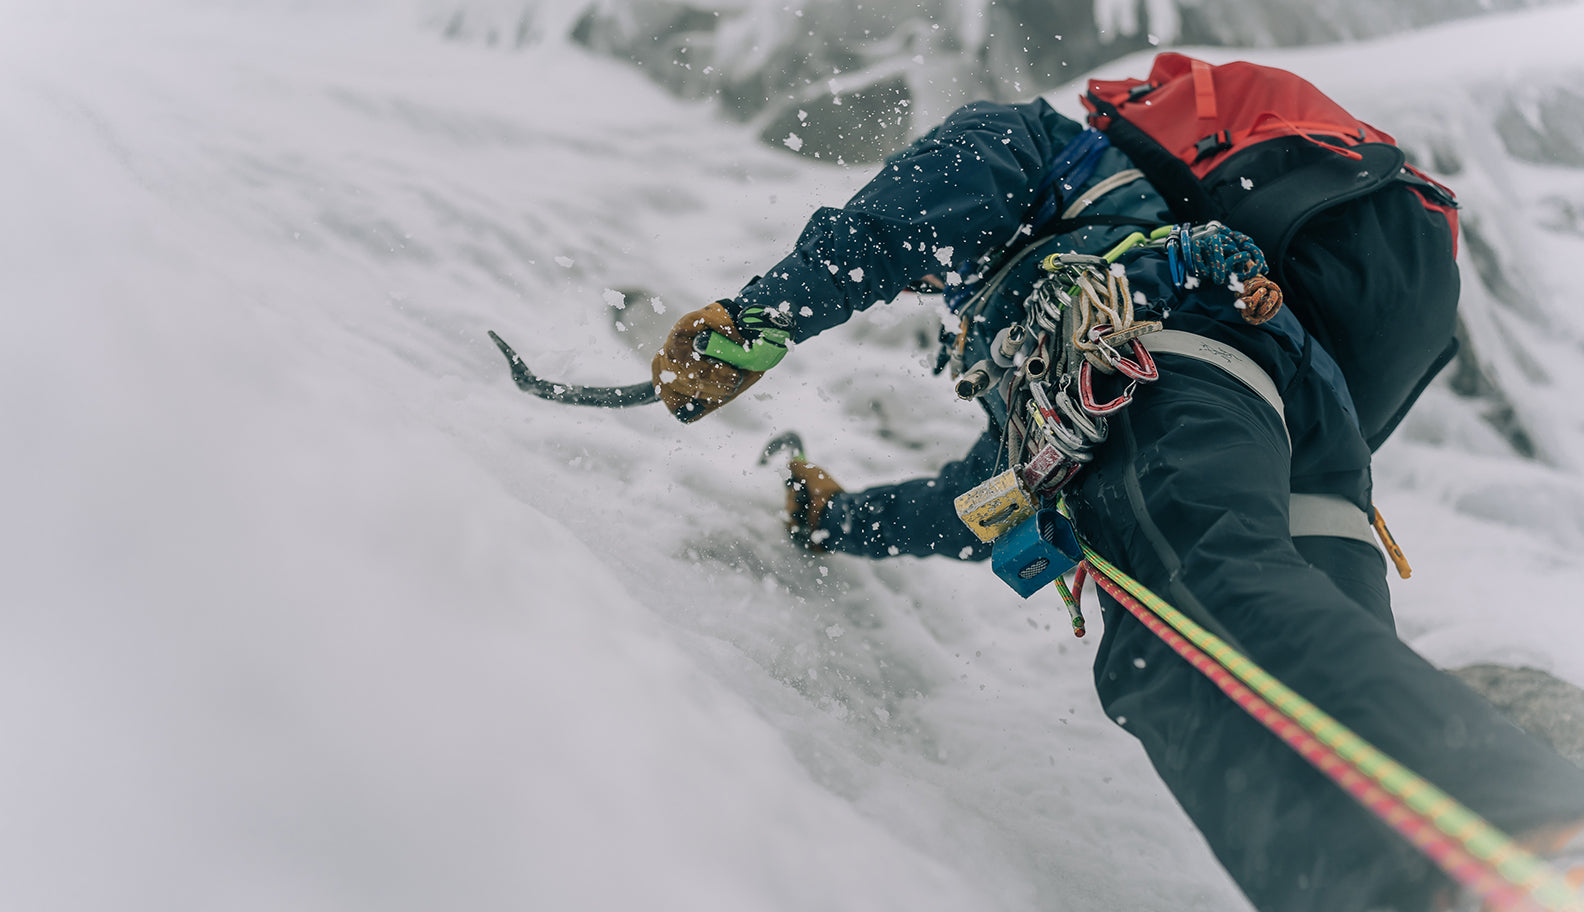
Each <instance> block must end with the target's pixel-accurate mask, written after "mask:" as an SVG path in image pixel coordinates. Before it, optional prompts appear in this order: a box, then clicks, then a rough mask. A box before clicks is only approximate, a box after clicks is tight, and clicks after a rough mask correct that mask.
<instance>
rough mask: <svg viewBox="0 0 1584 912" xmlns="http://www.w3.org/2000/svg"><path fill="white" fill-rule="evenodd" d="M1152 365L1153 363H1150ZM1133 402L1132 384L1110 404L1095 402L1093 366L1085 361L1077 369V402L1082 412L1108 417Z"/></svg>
mask: <svg viewBox="0 0 1584 912" xmlns="http://www.w3.org/2000/svg"><path fill="white" fill-rule="evenodd" d="M1150 363H1151V364H1152V365H1153V364H1154V362H1153V361H1152V362H1150ZM1132 401H1133V384H1131V383H1129V384H1128V385H1127V388H1126V389H1124V390H1122V392H1121V394H1119V395H1118V396H1117V397H1116V398H1115V399H1112V400H1111V401H1110V402H1105V403H1101V402H1096V401H1095V395H1094V365H1092V364H1090V363H1089V362H1088V361H1085V362H1084V363H1083V365H1082V366H1081V367H1079V368H1078V402H1079V404H1080V405H1082V406H1083V410H1084V411H1086V412H1088V413H1089V414H1091V415H1109V414H1111V413H1112V412H1115V411H1118V410H1120V409H1121V408H1122V407H1123V406H1125V405H1127V404H1128V403H1129V402H1132Z"/></svg>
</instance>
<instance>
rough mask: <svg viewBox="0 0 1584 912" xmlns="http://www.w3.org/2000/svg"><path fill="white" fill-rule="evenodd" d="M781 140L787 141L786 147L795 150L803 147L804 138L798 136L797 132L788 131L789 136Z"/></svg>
mask: <svg viewBox="0 0 1584 912" xmlns="http://www.w3.org/2000/svg"><path fill="white" fill-rule="evenodd" d="M781 141H782V142H783V143H785V144H786V147H787V148H788V149H791V150H792V151H793V152H796V151H797V150H799V149H801V148H803V138H802V137H801V136H798V135H797V134H796V133H788V134H787V138H786V139H783V140H781Z"/></svg>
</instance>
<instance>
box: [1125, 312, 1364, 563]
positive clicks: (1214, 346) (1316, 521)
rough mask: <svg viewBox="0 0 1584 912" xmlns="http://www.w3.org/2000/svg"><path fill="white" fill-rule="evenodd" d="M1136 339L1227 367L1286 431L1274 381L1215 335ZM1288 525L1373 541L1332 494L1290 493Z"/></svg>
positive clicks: (1360, 517)
mask: <svg viewBox="0 0 1584 912" xmlns="http://www.w3.org/2000/svg"><path fill="white" fill-rule="evenodd" d="M1139 341H1140V342H1142V343H1144V347H1145V348H1147V349H1149V350H1150V353H1151V354H1168V355H1182V356H1183V357H1185V358H1193V359H1194V360H1196V361H1203V362H1204V363H1206V364H1213V365H1215V366H1216V367H1219V368H1220V369H1222V370H1223V371H1226V372H1227V373H1228V374H1230V375H1232V376H1233V377H1234V378H1236V379H1237V380H1238V381H1239V382H1241V383H1242V384H1243V385H1244V386H1246V387H1248V388H1249V389H1250V390H1252V391H1253V392H1254V394H1255V395H1257V396H1259V397H1260V398H1261V399H1263V400H1265V402H1266V404H1268V405H1269V406H1270V407H1271V408H1273V409H1275V410H1276V415H1277V416H1278V417H1279V418H1281V419H1282V430H1283V431H1284V432H1287V410H1286V408H1285V407H1284V406H1283V405H1282V398H1281V393H1280V392H1278V391H1277V389H1276V382H1275V381H1274V380H1272V379H1271V378H1270V375H1269V374H1267V373H1265V371H1264V370H1263V369H1262V368H1261V367H1260V366H1259V365H1258V364H1255V363H1254V359H1252V358H1250V357H1249V356H1248V355H1245V354H1243V353H1242V352H1240V351H1238V350H1237V349H1235V348H1233V347H1232V346H1230V345H1226V344H1224V343H1221V342H1217V341H1216V340H1214V339H1211V338H1208V337H1205V336H1201V335H1198V334H1196V333H1188V332H1183V331H1181V330H1176V329H1162V330H1159V331H1157V332H1152V333H1148V334H1146V335H1144V336H1141V337H1140V338H1139ZM1287 433H1288V436H1287V446H1288V448H1289V449H1290V448H1291V447H1292V435H1291V433H1290V432H1287ZM1287 527H1288V529H1289V531H1290V532H1291V534H1292V537H1293V538H1298V537H1300V536H1305V535H1323V536H1329V537H1332V538H1349V539H1353V540H1354V541H1361V542H1365V543H1366V544H1369V545H1371V546H1375V536H1374V533H1373V529H1372V527H1371V526H1370V520H1369V515H1368V514H1366V513H1365V512H1364V511H1363V510H1360V509H1359V508H1358V506H1357V505H1356V504H1354V503H1353V502H1352V501H1349V500H1347V499H1346V498H1343V497H1338V496H1336V495H1334V494H1292V495H1289V498H1288V510H1287Z"/></svg>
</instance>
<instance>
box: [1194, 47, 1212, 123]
mask: <svg viewBox="0 0 1584 912" xmlns="http://www.w3.org/2000/svg"><path fill="white" fill-rule="evenodd" d="M1193 83H1194V107H1195V108H1196V109H1197V110H1198V112H1199V119H1200V120H1215V116H1216V96H1215V79H1214V77H1213V76H1212V74H1211V72H1210V64H1208V63H1205V62H1204V61H1203V60H1195V61H1194V62H1193Z"/></svg>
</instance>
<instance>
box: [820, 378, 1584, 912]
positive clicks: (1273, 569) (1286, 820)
mask: <svg viewBox="0 0 1584 912" xmlns="http://www.w3.org/2000/svg"><path fill="white" fill-rule="evenodd" d="M1262 361H1263V362H1265V363H1264V364H1263V366H1265V367H1266V368H1267V369H1268V370H1269V371H1270V372H1271V373H1272V375H1273V377H1274V378H1275V379H1276V381H1277V382H1278V384H1279V385H1280V386H1282V387H1283V399H1284V401H1285V403H1286V406H1287V425H1288V429H1289V431H1290V432H1291V434H1292V447H1291V449H1290V450H1289V446H1288V440H1287V437H1286V436H1285V435H1284V434H1283V431H1282V423H1281V420H1280V419H1279V418H1278V416H1277V414H1276V412H1275V410H1274V409H1272V408H1271V407H1270V406H1269V405H1268V404H1267V403H1266V402H1264V401H1263V400H1261V399H1259V398H1258V397H1256V396H1255V395H1254V394H1253V393H1251V392H1249V391H1248V390H1247V389H1246V388H1244V387H1243V386H1242V385H1241V384H1240V383H1239V382H1238V381H1237V380H1236V379H1234V378H1232V377H1231V376H1229V375H1227V374H1226V373H1224V372H1222V371H1221V370H1220V369H1218V368H1216V367H1213V366H1210V365H1206V364H1203V363H1202V362H1198V361H1193V360H1190V359H1185V358H1181V357H1176V356H1169V355H1168V356H1163V357H1162V359H1161V367H1162V370H1161V374H1162V376H1161V379H1160V380H1159V381H1158V382H1157V383H1155V384H1153V385H1151V386H1149V387H1146V388H1144V389H1143V390H1142V391H1141V392H1140V393H1139V396H1138V398H1137V399H1136V401H1135V402H1134V403H1133V405H1131V406H1130V407H1129V408H1128V409H1126V410H1125V411H1124V412H1123V413H1121V415H1119V416H1118V417H1116V418H1115V419H1114V420H1113V422H1112V433H1111V438H1110V440H1109V441H1108V442H1107V443H1106V445H1105V446H1104V447H1103V448H1102V450H1101V452H1100V454H1099V456H1098V458H1097V459H1096V461H1095V463H1094V464H1092V465H1090V466H1089V467H1087V468H1086V469H1085V470H1084V472H1083V473H1082V474H1081V475H1080V476H1079V478H1078V480H1077V481H1076V482H1075V484H1074V486H1073V488H1072V489H1071V490H1069V492H1068V501H1069V503H1070V505H1071V506H1072V508H1073V511H1074V518H1075V521H1076V523H1077V526H1078V530H1079V532H1080V534H1082V535H1083V536H1084V537H1085V538H1086V539H1087V540H1088V541H1089V542H1090V543H1091V544H1093V545H1094V546H1095V547H1096V548H1097V550H1099V551H1100V552H1101V553H1102V554H1105V555H1106V556H1107V557H1108V558H1109V559H1110V560H1112V561H1113V562H1114V563H1116V564H1117V565H1118V566H1119V567H1121V568H1122V569H1123V570H1124V571H1126V572H1127V573H1129V574H1130V575H1132V576H1133V577H1135V578H1136V579H1138V580H1139V581H1140V582H1142V583H1143V584H1144V585H1146V586H1148V587H1149V588H1150V589H1152V590H1153V591H1155V592H1156V593H1158V594H1159V595H1161V596H1162V597H1163V598H1165V599H1166V600H1167V601H1169V602H1171V603H1172V604H1174V605H1175V606H1177V607H1178V608H1179V609H1181V610H1182V611H1184V612H1185V613H1187V614H1188V615H1190V616H1191V617H1193V618H1194V619H1195V620H1196V621H1198V622H1199V623H1200V624H1201V625H1203V626H1205V627H1207V628H1209V629H1210V630H1212V631H1213V632H1215V633H1217V634H1219V635H1220V636H1222V637H1223V638H1224V639H1226V640H1228V641H1229V642H1231V643H1232V644H1233V645H1234V646H1236V647H1237V648H1238V649H1239V650H1241V651H1242V652H1244V653H1245V654H1246V655H1248V656H1249V657H1250V658H1251V659H1253V660H1254V661H1255V662H1257V663H1258V664H1259V665H1261V666H1262V667H1263V668H1264V669H1265V670H1266V671H1268V672H1270V673H1271V674H1273V675H1274V676H1276V677H1277V678H1278V679H1280V680H1282V681H1283V682H1284V683H1286V684H1287V685H1288V686H1289V687H1291V688H1293V689H1294V690H1295V691H1297V692H1298V693H1300V694H1302V695H1303V696H1305V697H1307V698H1308V699H1309V700H1310V701H1311V702H1313V703H1315V704H1316V705H1318V706H1319V707H1320V708H1321V709H1322V710H1324V711H1325V712H1327V713H1329V714H1330V715H1332V716H1333V717H1335V718H1336V719H1337V720H1339V721H1340V722H1341V723H1342V724H1344V725H1346V726H1348V727H1349V728H1350V729H1352V730H1353V731H1354V732H1356V733H1357V734H1359V735H1360V736H1361V737H1363V738H1364V739H1365V740H1367V741H1369V742H1370V743H1372V744H1374V745H1375V746H1376V747H1378V748H1380V749H1381V750H1383V751H1385V752H1386V753H1387V754H1389V755H1391V756H1392V757H1394V758H1396V759H1397V760H1398V761H1399V762H1401V763H1403V764H1404V765H1405V766H1407V767H1408V768H1410V769H1412V770H1414V771H1416V772H1417V773H1419V774H1420V775H1422V776H1424V777H1425V778H1427V779H1428V780H1430V781H1431V782H1433V783H1435V784H1436V785H1438V786H1439V787H1441V788H1442V789H1444V790H1445V791H1447V792H1449V793H1450V794H1451V795H1453V796H1454V797H1455V798H1457V799H1458V800H1460V801H1462V802H1463V803H1464V804H1466V805H1467V806H1469V807H1470V808H1472V809H1473V810H1474V811H1475V812H1477V813H1479V814H1481V815H1482V816H1484V817H1485V818H1486V819H1487V820H1489V821H1490V822H1491V823H1493V824H1494V825H1495V826H1497V827H1498V828H1501V829H1503V830H1505V831H1507V832H1509V833H1522V832H1524V831H1527V830H1530V829H1533V828H1535V827H1538V826H1541V825H1544V824H1548V823H1554V822H1560V821H1564V820H1572V819H1578V818H1584V772H1581V771H1580V770H1579V769H1578V768H1577V767H1574V766H1572V765H1571V764H1569V763H1567V762H1566V761H1565V760H1563V759H1561V758H1560V757H1559V756H1557V755H1556V753H1555V752H1554V751H1552V750H1551V749H1550V748H1549V747H1546V746H1544V745H1542V744H1540V743H1539V742H1537V741H1535V740H1533V739H1531V738H1529V737H1528V736H1526V735H1524V734H1523V733H1522V732H1520V731H1519V730H1518V729H1517V728H1515V727H1514V726H1513V725H1511V724H1510V723H1509V722H1507V721H1506V720H1505V719H1504V718H1502V717H1501V716H1500V715H1499V714H1498V713H1497V712H1496V711H1495V710H1494V709H1493V708H1491V706H1490V705H1489V704H1488V703H1486V702H1485V701H1484V700H1483V699H1482V698H1480V697H1479V696H1478V695H1476V694H1475V693H1474V692H1473V691H1471V690H1470V689H1468V688H1467V687H1466V686H1464V685H1463V684H1462V683H1461V682H1459V681H1458V680H1457V679H1455V678H1453V677H1452V676H1450V675H1448V674H1446V673H1444V672H1441V671H1439V670H1437V669H1436V668H1434V667H1432V666H1431V665H1430V664H1429V663H1427V662H1426V661H1424V660H1423V659H1422V658H1420V657H1419V656H1418V655H1417V654H1415V653H1414V652H1413V651H1412V650H1410V649H1409V648H1408V647H1407V646H1406V645H1404V644H1403V643H1402V641H1401V640H1399V639H1398V638H1397V636H1396V632H1395V630H1394V628H1393V624H1392V616H1391V608H1390V603H1389V597H1388V592H1387V588H1386V582H1385V562H1384V560H1383V558H1382V557H1381V555H1380V553H1379V552H1378V551H1377V550H1376V549H1374V548H1372V547H1371V546H1369V545H1366V544H1364V543H1362V542H1355V541H1351V540H1347V539H1337V538H1300V539H1296V540H1295V539H1293V538H1292V537H1291V535H1290V534H1289V531H1288V528H1289V527H1288V497H1289V494H1290V493H1291V492H1293V491H1298V492H1302V493H1330V494H1338V495H1340V496H1343V497H1346V498H1348V499H1350V500H1353V501H1354V502H1356V503H1359V504H1360V505H1361V506H1364V505H1367V504H1368V502H1369V451H1368V448H1367V447H1366V446H1365V445H1364V442H1363V440H1362V439H1361V438H1360V437H1359V435H1358V432H1357V430H1356V428H1353V426H1352V425H1351V423H1350V422H1348V421H1347V420H1346V419H1345V416H1344V415H1342V413H1341V411H1340V408H1339V406H1337V404H1336V402H1335V399H1334V398H1333V397H1332V396H1331V395H1330V394H1329V393H1328V392H1326V391H1325V390H1323V389H1321V388H1320V387H1319V386H1318V384H1317V383H1316V382H1314V380H1313V375H1312V373H1309V372H1307V371H1306V370H1304V367H1303V365H1302V364H1301V363H1295V362H1291V361H1289V362H1288V363H1281V362H1280V360H1279V359H1271V358H1264V359H1262ZM993 436H994V435H988V436H987V438H986V439H985V440H982V441H981V442H980V443H979V444H978V445H976V446H975V447H974V449H973V450H972V451H971V452H970V453H969V455H968V457H967V459H965V460H964V461H962V462H959V463H953V464H952V465H951V466H948V468H947V471H946V473H944V474H943V475H942V477H941V478H939V479H934V480H933V482H934V484H933V485H930V484H929V483H928V482H909V483H907V484H905V485H895V486H887V487H885V488H877V489H871V490H870V491H865V492H860V493H858V494H854V495H845V496H844V497H843V498H841V500H843V501H845V503H840V504H839V505H838V506H835V507H833V510H832V513H833V514H834V515H835V516H836V518H837V519H840V520H846V521H848V522H849V523H850V524H849V525H848V527H847V531H845V532H843V531H841V530H840V529H839V528H837V529H835V530H834V531H833V535H832V539H831V540H830V542H828V543H827V544H828V545H829V546H830V547H831V548H832V550H837V551H848V552H852V553H860V554H868V555H870V556H875V557H879V556H885V555H886V554H889V553H908V554H928V553H946V554H950V555H952V556H959V553H960V552H961V549H963V548H972V549H973V552H972V553H971V554H969V555H966V556H970V557H976V558H982V557H984V556H987V554H986V552H987V549H984V548H982V547H975V546H976V545H978V542H977V539H975V538H974V537H973V536H972V534H971V533H968V532H967V530H966V528H964V527H963V526H962V524H961V523H960V522H959V521H958V520H957V519H956V516H955V513H954V511H953V510H952V507H951V500H952V498H953V497H954V496H955V495H956V494H958V493H961V492H962V491H963V490H966V489H967V488H969V487H971V486H972V485H974V484H977V483H978V482H979V481H982V480H984V479H985V478H987V477H988V476H989V474H990V473H991V470H992V469H993V468H994V464H995V455H996V454H995V446H996V445H995V441H994V439H993ZM892 548H896V549H897V550H896V551H895V552H893V551H891V549H892ZM986 585H999V583H998V582H996V581H993V580H989V579H987V581H986ZM1103 602H1104V604H1105V605H1106V608H1105V635H1104V637H1103V638H1102V640H1101V643H1100V646H1099V650H1098V653H1097V656H1096V661H1095V683H1096V686H1097V688H1098V692H1099V696H1100V700H1101V703H1102V705H1103V706H1104V707H1105V710H1106V712H1107V713H1108V714H1109V715H1110V716H1111V717H1112V718H1113V719H1116V720H1118V721H1119V723H1120V724H1121V725H1122V726H1123V728H1125V729H1126V730H1127V731H1128V732H1129V733H1131V734H1133V735H1134V736H1135V737H1137V738H1138V739H1139V740H1140V741H1141V742H1142V744H1143V746H1144V748H1145V750H1146V752H1147V753H1148V755H1149V757H1150V760H1151V762H1152V763H1153V764H1154V766H1155V768H1156V770H1157V771H1158V772H1159V774H1160V775H1161V777H1162V779H1163V780H1164V781H1165V783H1166V784H1167V786H1168V787H1169V788H1170V789H1171V791H1172V793H1173V795H1174V796H1175V797H1176V798H1177V800H1178V801H1179V802H1180V803H1181V804H1182V806H1183V808H1184V810H1186V811H1187V813H1188V814H1189V816H1190V817H1191V818H1192V819H1193V821H1194V823H1195V824H1196V825H1197V826H1198V828H1199V829H1200V831H1201V832H1202V833H1203V834H1204V836H1205V838H1206V840H1207V841H1208V842H1209V844H1210V846H1211V848H1212V849H1213V850H1214V852H1215V854H1216V856H1217V858H1218V859H1219V860H1220V861H1221V863H1222V864H1223V865H1224V866H1225V867H1226V869H1227V871H1228V872H1229V873H1230V874H1231V875H1232V877H1233V878H1234V879H1235V880H1236V881H1237V883H1238V884H1239V886H1240V887H1241V888H1242V889H1243V891H1244V892H1245V893H1246V894H1247V895H1248V897H1249V898H1250V900H1251V901H1252V902H1253V903H1254V904H1255V905H1256V906H1258V907H1259V908H1260V909H1264V910H1271V912H1276V910H1280V912H1305V910H1314V912H1346V910H1361V912H1362V910H1373V909H1378V908H1398V909H1403V910H1411V912H1419V910H1424V909H1427V908H1429V902H1430V896H1431V895H1432V894H1433V893H1434V892H1435V891H1437V890H1440V889H1443V888H1444V887H1445V886H1446V881H1445V880H1444V879H1443V878H1442V877H1441V875H1440V874H1439V873H1437V872H1436V871H1434V870H1433V869H1432V867H1431V866H1430V865H1429V863H1428V862H1426V861H1425V860H1424V859H1423V857H1422V856H1421V855H1420V854H1419V853H1418V852H1417V850H1415V849H1413V848H1412V847H1411V846H1410V845H1408V843H1407V842H1405V841H1404V840H1403V839H1402V838H1400V837H1399V836H1397V835H1396V834H1395V833H1394V832H1392V831H1390V830H1389V829H1388V828H1387V827H1386V826H1385V825H1384V824H1383V823H1380V822H1379V821H1378V820H1376V819H1375V818H1374V817H1373V815H1371V814H1369V813H1368V812H1367V811H1365V810H1364V809H1363V808H1362V807H1360V806H1359V805H1358V804H1356V803H1355V802H1354V800H1353V799H1352V798H1351V797H1349V796H1348V795H1347V794H1346V793H1345V792H1343V791H1342V790H1341V789H1340V788H1339V787H1337V786H1336V785H1334V784H1333V783H1331V782H1330V780H1328V779H1326V778H1324V777H1323V776H1322V775H1321V774H1320V773H1319V772H1318V771H1316V770H1315V769H1314V768H1313V767H1311V766H1310V765H1309V764H1308V763H1307V762H1306V761H1304V760H1303V759H1302V758H1301V757H1299V756H1298V755H1297V754H1296V753H1295V752H1293V751H1292V750H1291V749H1290V748H1289V747H1287V746H1286V745H1285V744H1284V743H1282V742H1281V741H1279V740H1278V739H1277V738H1276V737H1275V736H1274V735H1272V734H1270V733H1269V732H1267V731H1266V730H1265V729H1264V728H1263V727H1261V726H1260V725H1259V723H1257V722H1256V721H1255V720H1254V719H1253V718H1251V717H1250V716H1248V715H1246V714H1245V713H1244V712H1243V711H1242V710H1241V709H1240V708H1238V707H1237V706H1236V705H1235V704H1234V703H1232V701H1231V700H1230V699H1228V698H1227V697H1226V696H1224V695H1223V694H1222V693H1221V692H1220V691H1219V690H1217V689H1216V688H1215V686H1214V685H1213V684H1212V683H1211V682H1210V681H1209V680H1208V679H1206V678H1204V677H1203V676H1202V675H1200V674H1199V673H1198V672H1197V671H1195V670H1194V669H1193V668H1192V667H1190V666H1189V665H1188V664H1187V663H1186V662H1184V661H1183V660H1182V659H1181V658H1179V657H1177V656H1176V655H1175V654H1174V653H1172V652H1171V650H1170V649H1169V648H1168V647H1167V646H1166V645H1165V644H1164V643H1162V642H1161V641H1160V640H1158V639H1157V638H1156V637H1155V636H1154V635H1153V634H1151V633H1150V632H1149V631H1148V630H1146V629H1145V628H1144V626H1143V625H1142V624H1140V623H1138V622H1137V621H1136V620H1135V619H1134V618H1133V617H1132V616H1131V615H1129V614H1127V613H1126V612H1125V611H1123V610H1122V609H1121V608H1120V607H1119V606H1117V605H1115V604H1114V603H1113V602H1111V601H1110V600H1109V599H1104V600H1103Z"/></svg>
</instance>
